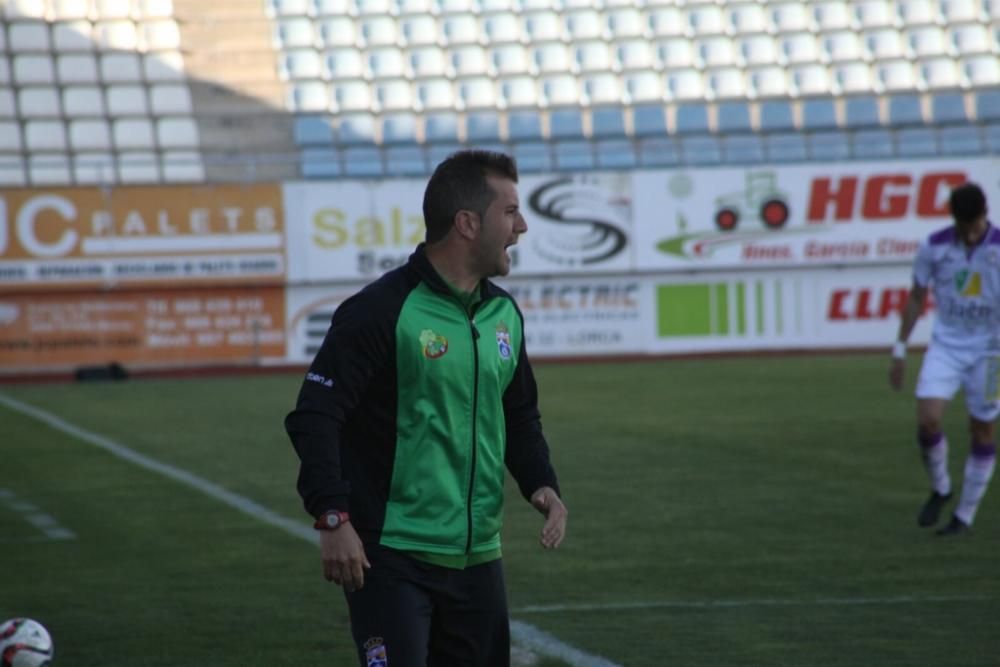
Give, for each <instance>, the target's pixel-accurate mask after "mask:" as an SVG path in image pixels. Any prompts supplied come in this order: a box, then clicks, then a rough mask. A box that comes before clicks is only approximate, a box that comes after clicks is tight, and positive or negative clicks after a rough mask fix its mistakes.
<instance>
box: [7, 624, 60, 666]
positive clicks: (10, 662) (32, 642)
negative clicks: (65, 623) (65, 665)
mask: <svg viewBox="0 0 1000 667" xmlns="http://www.w3.org/2000/svg"><path fill="white" fill-rule="evenodd" d="M53 653H54V651H53V647H52V637H51V636H49V631H48V630H46V629H45V626H43V625H42V624H41V623H39V622H38V621H33V620H31V619H30V618H12V619H10V620H9V621H4V622H3V623H0V667H46V665H48V664H49V663H50V662H51V661H52V655H53Z"/></svg>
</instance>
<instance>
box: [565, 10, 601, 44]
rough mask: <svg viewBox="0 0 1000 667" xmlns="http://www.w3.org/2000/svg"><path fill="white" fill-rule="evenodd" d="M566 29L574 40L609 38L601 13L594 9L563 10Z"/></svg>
mask: <svg viewBox="0 0 1000 667" xmlns="http://www.w3.org/2000/svg"><path fill="white" fill-rule="evenodd" d="M563 20H564V21H565V25H566V31H567V33H568V35H569V38H570V40H571V41H572V42H577V43H579V42H583V41H586V40H590V39H607V38H608V35H607V34H605V33H606V30H605V23H604V21H603V20H602V19H601V14H600V13H599V12H597V11H594V10H592V9H584V10H580V11H570V12H566V11H564V12H563Z"/></svg>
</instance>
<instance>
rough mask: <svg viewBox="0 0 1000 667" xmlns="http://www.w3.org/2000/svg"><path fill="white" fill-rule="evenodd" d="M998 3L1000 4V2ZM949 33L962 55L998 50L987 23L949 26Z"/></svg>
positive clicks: (959, 53)
mask: <svg viewBox="0 0 1000 667" xmlns="http://www.w3.org/2000/svg"><path fill="white" fill-rule="evenodd" d="M997 4H998V5H1000V2H998V3H997ZM949 33H950V39H951V43H952V44H953V45H954V46H955V51H956V52H957V53H958V55H960V56H967V55H975V54H978V53H993V52H994V51H995V50H996V45H995V42H994V41H993V37H992V36H991V35H990V31H989V29H988V28H987V27H986V26H985V25H978V24H967V25H956V26H952V27H951V28H949Z"/></svg>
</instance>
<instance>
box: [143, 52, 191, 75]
mask: <svg viewBox="0 0 1000 667" xmlns="http://www.w3.org/2000/svg"><path fill="white" fill-rule="evenodd" d="M142 73H143V77H144V78H145V79H146V81H183V80H184V56H182V55H181V54H180V52H177V51H174V52H169V51H168V52H164V53H150V54H148V55H146V56H144V57H143V60H142Z"/></svg>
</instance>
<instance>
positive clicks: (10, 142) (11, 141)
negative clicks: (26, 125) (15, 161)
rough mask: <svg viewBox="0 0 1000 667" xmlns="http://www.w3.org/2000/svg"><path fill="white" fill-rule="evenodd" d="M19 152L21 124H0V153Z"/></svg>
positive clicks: (6, 122)
mask: <svg viewBox="0 0 1000 667" xmlns="http://www.w3.org/2000/svg"><path fill="white" fill-rule="evenodd" d="M20 150H21V124H20V123H15V122H11V121H3V122H0V152H10V151H20Z"/></svg>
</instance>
